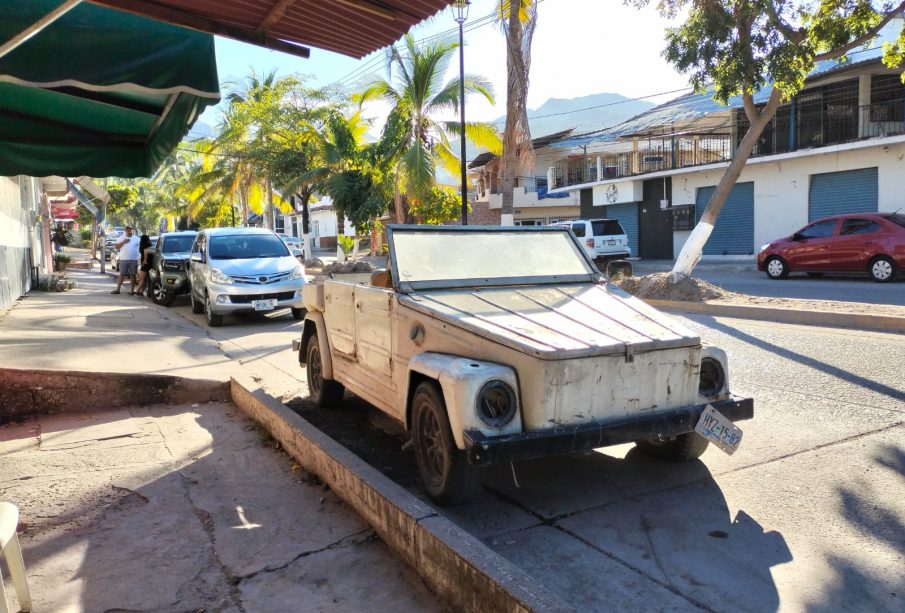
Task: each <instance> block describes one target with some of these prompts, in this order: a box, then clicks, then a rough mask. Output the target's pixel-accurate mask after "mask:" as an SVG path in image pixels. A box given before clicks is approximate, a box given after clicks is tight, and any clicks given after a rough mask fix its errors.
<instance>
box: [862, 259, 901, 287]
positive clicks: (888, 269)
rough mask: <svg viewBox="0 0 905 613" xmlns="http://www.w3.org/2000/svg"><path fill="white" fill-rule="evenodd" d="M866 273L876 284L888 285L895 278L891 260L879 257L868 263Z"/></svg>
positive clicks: (894, 265)
mask: <svg viewBox="0 0 905 613" xmlns="http://www.w3.org/2000/svg"><path fill="white" fill-rule="evenodd" d="M867 272H868V274H870V278H871V279H873V280H874V281H876V282H877V283H889V282H890V281H892V280H893V279H894V278H895V276H896V263H895V262H893V261H892V258H890V257H888V256H885V255H880V256H877V257H875V258H874V259H873V260H871V261H870V265H869V266H868V267H867Z"/></svg>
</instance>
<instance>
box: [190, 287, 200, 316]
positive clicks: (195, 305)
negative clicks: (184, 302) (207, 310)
mask: <svg viewBox="0 0 905 613" xmlns="http://www.w3.org/2000/svg"><path fill="white" fill-rule="evenodd" d="M189 298H190V299H191V301H192V313H194V314H195V315H200V314H201V313H204V303H203V302H199V301H198V298H196V297H195V290H194V289H189Z"/></svg>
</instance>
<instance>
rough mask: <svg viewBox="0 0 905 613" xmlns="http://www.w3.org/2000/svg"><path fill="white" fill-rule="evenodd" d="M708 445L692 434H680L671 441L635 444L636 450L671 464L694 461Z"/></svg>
mask: <svg viewBox="0 0 905 613" xmlns="http://www.w3.org/2000/svg"><path fill="white" fill-rule="evenodd" d="M709 444H710V443H709V442H708V440H707V439H706V438H704V437H703V436H700V435H698V434H695V433H694V432H688V433H687V434H680V435H679V436H677V437H676V438H675V439H673V440H671V441H662V440H659V439H651V440H647V441H638V442H636V443H635V445H636V446H637V447H638V449H640V450H641V451H643V452H645V453H647V454H648V455H652V456H654V457H657V458H662V459H664V460H671V461H673V462H687V461H688V460H695V459H697V458H699V457H701V455H703V453H704V451H706V450H707V445H709Z"/></svg>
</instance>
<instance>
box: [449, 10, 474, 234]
mask: <svg viewBox="0 0 905 613" xmlns="http://www.w3.org/2000/svg"><path fill="white" fill-rule="evenodd" d="M470 4H471V2H469V1H468V0H455V1H454V2H453V3H452V6H453V11H454V13H455V20H456V23H458V24H459V129H460V130H459V131H460V134H459V138H460V140H461V141H462V225H463V226H467V225H468V178H467V176H466V172H465V39H464V35H463V31H462V25H463V24H464V23H465V20H466V19H468V6H469V5H470Z"/></svg>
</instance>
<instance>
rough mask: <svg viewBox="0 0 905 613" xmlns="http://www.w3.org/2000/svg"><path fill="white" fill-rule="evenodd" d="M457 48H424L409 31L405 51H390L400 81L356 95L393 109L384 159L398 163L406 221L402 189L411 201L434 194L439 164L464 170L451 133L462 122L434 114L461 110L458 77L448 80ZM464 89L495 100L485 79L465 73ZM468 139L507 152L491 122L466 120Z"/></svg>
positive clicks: (399, 205)
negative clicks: (438, 117)
mask: <svg viewBox="0 0 905 613" xmlns="http://www.w3.org/2000/svg"><path fill="white" fill-rule="evenodd" d="M458 46H459V45H458V43H457V42H453V41H436V42H430V43H427V44H424V45H422V46H420V47H419V46H418V45H416V43H415V39H414V38H413V37H412V36H411V34H407V35H406V36H405V48H404V50H403V53H400V51H399V49H397V48H396V47H393V48H392V51H391V58H390V63H391V65H392V66H393V67H394V68H395V69H396V73H397V74H398V77H397V79H396V82H395V84H394V83H390V82H389V81H387V80H379V81H375V82H374V83H372V84H371V85H370V86H368V87H367V88H366V89H365V90H364V91H363V92H361V93H360V94H358V95H357V96H356V97H355V99H356V100H357V101H358V102H359V104H363V103H365V102H367V101H368V100H373V99H382V100H384V101H386V102H388V103H389V104H390V105H391V106H392V107H393V108H392V110H391V111H390V114H389V117H388V118H387V123H386V125H385V126H384V130H383V134H382V136H381V142H380V144H379V147H380V148H381V149H382V151H383V153H384V155H385V156H386V157H385V159H386V160H388V161H390V162H391V163H392V164H391V165H395V174H396V180H397V183H396V190H395V196H394V202H395V209H396V211H395V212H396V221H397V222H400V223H402V222H404V221H405V217H406V212H405V206H404V203H403V202H402V198H401V197H400V196H401V194H402V193H404V194H405V195H406V197H407V198H409V199H418V200H420V199H425V198H429V197H430V192H431V188H432V187H433V186H434V183H435V173H436V169H437V166H438V165H440V166H443V167H444V168H445V169H446V170H447V171H448V172H449V173H450V174H453V175H458V174H459V173H460V166H459V159H458V157H457V156H456V154H455V153H453V151H452V149H451V147H450V143H449V134H453V135H457V136H461V132H462V129H461V126H460V125H459V122H456V121H440V120H438V119H436V118H435V117H436V116H437V115H438V114H443V113H450V112H454V111H456V110H458V108H459V79H458V78H454V79H452V80H450V81H447V82H446V83H443V79H444V77H445V75H446V71H447V68H448V67H449V63H450V60H451V58H452V57H453V55H454V53H455V51H456V49H458ZM465 89H466V91H468V92H470V93H476V94H480V95H481V96H483V97H484V98H485V99H486V100H488V101H489V102H490V103H491V104H492V103H493V101H494V98H493V91H492V87H491V85H490V83H489V82H487V81H486V80H485V79H483V78H482V77H478V76H473V75H466V76H465ZM465 137H466V138H468V139H469V140H471V141H472V142H473V143H474V144H475V145H477V146H479V147H483V148H487V149H489V150H490V151H492V152H495V153H499V152H500V151H502V143H501V142H500V138H499V134H498V132H497V130H496V128H495V127H494V126H493V125H491V124H488V123H479V122H467V123H466V124H465Z"/></svg>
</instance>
